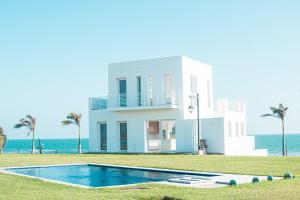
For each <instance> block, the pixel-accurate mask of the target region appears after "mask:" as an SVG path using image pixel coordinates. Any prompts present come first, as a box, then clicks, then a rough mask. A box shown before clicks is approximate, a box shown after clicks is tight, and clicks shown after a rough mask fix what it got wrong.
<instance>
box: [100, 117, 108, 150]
mask: <svg viewBox="0 0 300 200" xmlns="http://www.w3.org/2000/svg"><path fill="white" fill-rule="evenodd" d="M99 128H100V150H101V151H106V150H107V125H106V123H100V124H99Z"/></svg>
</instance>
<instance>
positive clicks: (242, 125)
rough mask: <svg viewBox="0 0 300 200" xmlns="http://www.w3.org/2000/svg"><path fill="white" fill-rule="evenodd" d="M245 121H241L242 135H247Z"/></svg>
mask: <svg viewBox="0 0 300 200" xmlns="http://www.w3.org/2000/svg"><path fill="white" fill-rule="evenodd" d="M245 135H246V134H245V123H244V122H241V136H245Z"/></svg>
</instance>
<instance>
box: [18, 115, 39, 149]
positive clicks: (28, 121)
mask: <svg viewBox="0 0 300 200" xmlns="http://www.w3.org/2000/svg"><path fill="white" fill-rule="evenodd" d="M35 126H36V119H35V118H34V117H32V116H31V115H26V117H25V118H22V119H20V122H19V123H18V124H16V125H15V128H21V127H27V128H28V136H29V135H30V134H32V144H31V153H32V154H34V153H35V152H34V150H35V147H34V132H35Z"/></svg>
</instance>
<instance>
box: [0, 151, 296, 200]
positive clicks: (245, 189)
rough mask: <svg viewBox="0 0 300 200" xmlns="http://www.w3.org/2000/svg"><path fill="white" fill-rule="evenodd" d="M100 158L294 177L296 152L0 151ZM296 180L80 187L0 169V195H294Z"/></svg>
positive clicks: (65, 159)
mask: <svg viewBox="0 0 300 200" xmlns="http://www.w3.org/2000/svg"><path fill="white" fill-rule="evenodd" d="M88 162H89V163H106V164H122V165H132V166H143V167H157V168H169V169H181V170H193V171H207V172H227V173H239V174H253V175H273V176H282V175H283V174H284V173H285V172H287V171H289V172H292V173H293V174H294V175H296V176H300V157H267V158H266V157H225V156H193V155H117V154H116V155H110V154H103V155H102V154H85V155H0V166H1V167H10V166H28V165H48V164H66V163H68V164H71V163H88ZM299 190H300V179H298V178H296V179H293V180H280V181H275V182H262V183H258V184H246V185H240V186H238V187H227V188H218V189H195V188H187V187H174V186H166V185H159V184H139V185H137V186H132V187H122V188H113V189H82V188H76V187H71V186H65V185H60V184H54V183H49V182H44V181H40V180H36V179H31V178H26V177H19V176H14V175H7V174H2V173H0V199H70V200H74V199H122V200H123V199H299Z"/></svg>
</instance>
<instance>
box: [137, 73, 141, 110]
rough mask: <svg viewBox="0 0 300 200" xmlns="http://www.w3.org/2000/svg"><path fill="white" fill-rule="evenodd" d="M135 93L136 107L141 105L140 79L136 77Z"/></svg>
mask: <svg viewBox="0 0 300 200" xmlns="http://www.w3.org/2000/svg"><path fill="white" fill-rule="evenodd" d="M136 90H137V91H136V93H137V105H138V106H141V105H142V83H141V77H140V76H137V77H136Z"/></svg>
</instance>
